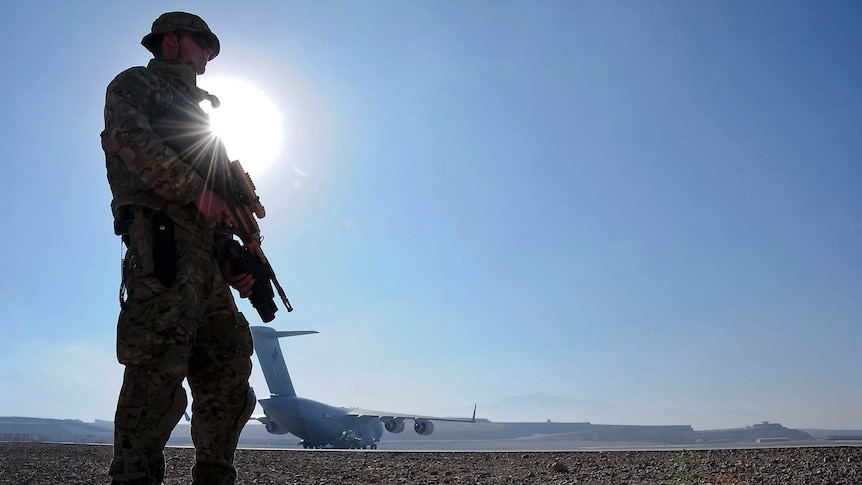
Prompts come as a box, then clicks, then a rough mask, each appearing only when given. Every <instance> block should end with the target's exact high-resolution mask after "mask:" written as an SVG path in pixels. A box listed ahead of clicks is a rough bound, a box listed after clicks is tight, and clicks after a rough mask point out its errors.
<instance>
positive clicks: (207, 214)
mask: <svg viewBox="0 0 862 485" xmlns="http://www.w3.org/2000/svg"><path fill="white" fill-rule="evenodd" d="M195 206H197V208H198V211H200V213H201V215H202V216H204V220H206V221H207V222H221V221H222V220H223V219H225V218H227V220H229V221H230V222H231V224H233V225H235V226H236V225H237V222H236V218H235V217H234V216H233V212H231V210H230V207H228V205H227V202H225V201H224V199H222V198H221V197H219V196H218V195H216V193H215V192H213V191H212V190H210V189H204V191H203V193H201V195H199V196H198V198H197V199H195Z"/></svg>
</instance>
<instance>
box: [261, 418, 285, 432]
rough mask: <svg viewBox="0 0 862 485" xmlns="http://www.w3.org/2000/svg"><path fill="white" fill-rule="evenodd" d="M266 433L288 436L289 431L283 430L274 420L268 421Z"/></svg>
mask: <svg viewBox="0 0 862 485" xmlns="http://www.w3.org/2000/svg"><path fill="white" fill-rule="evenodd" d="M265 426H266V431H267V432H268V433H272V434H287V430H286V429H284V428H282V427H281V426H279V425H278V423H276V422H275V421H273V420H268V421H267V422H266V424H265Z"/></svg>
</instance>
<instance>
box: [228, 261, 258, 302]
mask: <svg viewBox="0 0 862 485" xmlns="http://www.w3.org/2000/svg"><path fill="white" fill-rule="evenodd" d="M221 272H222V275H224V279H225V281H227V284H229V285H230V286H231V287H232V288H233V289H235V290H236V291H238V292H239V296H240V297H241V298H248V297H250V296H251V294H252V291H251V288H252V287H253V286H254V276H252V275H250V274H246V273H240V274H233V271H231V270H230V265H229V264H225V265H222V267H221Z"/></svg>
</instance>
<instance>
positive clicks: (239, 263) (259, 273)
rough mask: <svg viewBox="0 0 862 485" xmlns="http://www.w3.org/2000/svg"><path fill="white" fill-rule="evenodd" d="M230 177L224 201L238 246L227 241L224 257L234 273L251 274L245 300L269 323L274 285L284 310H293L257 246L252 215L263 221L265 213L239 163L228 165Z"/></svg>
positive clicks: (258, 238) (258, 237) (258, 240)
mask: <svg viewBox="0 0 862 485" xmlns="http://www.w3.org/2000/svg"><path fill="white" fill-rule="evenodd" d="M230 175H231V177H230V180H231V190H232V192H233V194H231V195H232V197H229V198H228V199H229V200H228V205H229V206H230V207H231V211H232V212H233V215H234V217H235V218H236V221H237V225H236V226H234V227H233V229H232V232H233V233H234V234H235V235H236V236H237V237H239V239H240V240H241V241H242V245H240V244H239V243H238V242H236V241H235V240H232V241H230V242H229V243H228V247H227V251H228V257H229V260H230V261H231V265H232V266H234V268H233V269H234V271H237V272H242V273H246V274H251V275H252V276H253V277H254V280H255V282H254V286H252V295H251V296H250V297H249V300H250V301H251V304H252V306H253V307H254V308H255V310H257V312H258V314H259V315H260V317H261V319H262V320H263V321H264V322H265V323H266V322H270V321H272V319H274V318H275V312H276V311H277V310H278V307H277V306H276V305H275V303H274V301H273V300H274V299H275V295H274V294H273V291H272V286H275V289H276V291H277V292H278V296H279V297H280V298H281V301H282V303H283V304H284V307H285V308H286V309H287V311H288V312H292V311H293V307H292V306H291V305H290V301H289V300H288V299H287V295H286V294H285V293H284V289H282V287H281V284H280V283H279V282H278V278H276V276H275V271H273V269H272V265H270V264H269V261H268V260H267V258H266V255H264V253H263V250H262V249H261V247H260V244H261V242H262V241H263V237H262V236H261V235H260V227H259V226H258V224H257V220H256V219H255V216H257V217H258V218H260V219H263V218H264V217H265V216H266V211H265V210H264V208H263V205H262V204H261V203H260V197H258V195H257V193H256V189H255V186H254V183H253V182H252V181H251V177H250V176H249V175H248V173H247V172H246V171H245V170H243V168H242V165H241V164H240V163H239V160H234V161H232V162H230ZM231 243H233V244H231ZM270 283H271V285H270Z"/></svg>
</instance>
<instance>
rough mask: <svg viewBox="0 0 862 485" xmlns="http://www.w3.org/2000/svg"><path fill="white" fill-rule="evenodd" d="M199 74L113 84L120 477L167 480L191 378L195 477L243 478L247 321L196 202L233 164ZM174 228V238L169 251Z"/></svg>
mask: <svg viewBox="0 0 862 485" xmlns="http://www.w3.org/2000/svg"><path fill="white" fill-rule="evenodd" d="M154 25H155V24H154ZM195 79H196V77H195V72H194V68H193V67H192V66H191V65H190V64H189V63H187V62H185V61H181V60H160V59H153V60H151V61H150V63H149V64H148V65H147V67H135V68H131V69H129V70H126V71H124V72H122V73H120V74H119V75H118V76H117V77H116V78H115V79H114V80H113V82H111V84H110V85H109V86H108V89H107V96H106V103H105V131H104V132H102V135H101V137H102V147H103V149H104V151H105V156H106V167H107V175H108V181H109V183H110V186H111V191H112V192H113V201H112V204H111V207H112V211H113V213H114V217H115V220H116V221H117V222H118V223H120V224H119V225H120V226H121V227H122V226H123V225H124V223H125V225H126V226H127V227H124V228H123V230H122V231H120V232H122V233H123V234H124V235H123V238H124V241H125V242H126V244H127V245H128V251H127V252H126V256H125V261H124V276H123V283H124V285H125V287H126V290H127V292H128V298H127V299H126V301H124V302H123V303H122V305H121V311H120V316H119V321H118V324H117V359H118V360H119V362H120V363H121V364H123V365H124V366H125V373H124V376H123V386H122V389H121V390H120V395H119V399H118V403H117V411H116V416H115V420H114V426H115V431H114V458H113V461H112V462H111V466H110V469H109V474H110V475H111V477H112V479H113V483H115V484H120V483H135V484H137V483H140V484H158V483H161V481H162V480H163V478H164V473H165V460H164V454H163V450H164V447H165V444H166V443H167V440H168V438H169V437H170V433H171V431H172V430H173V428H174V427H175V426H176V424H177V422H178V421H179V420H180V418H181V417H182V416H183V413H184V411H185V410H186V406H187V404H188V401H187V397H186V393H185V390H184V389H183V387H182V385H181V384H182V381H183V379H184V378H185V379H188V383H189V387H190V388H191V391H192V397H193V404H192V416H193V418H192V426H191V430H192V440H193V442H194V444H195V449H196V455H195V458H196V463H195V465H194V468H193V469H192V476H193V477H194V483H195V484H203V483H206V484H222V483H224V484H232V483H234V481H235V480H236V470H235V468H234V466H233V460H234V452H235V450H236V446H237V441H238V439H239V435H240V432H241V430H242V428H243V426H244V425H245V423H246V421H247V420H248V418H249V416H250V415H251V413H252V411H253V409H254V406H255V397H254V392H253V391H252V389H251V387H249V383H248V378H249V376H250V374H251V355H252V351H253V345H252V337H251V333H250V330H249V324H248V322H247V321H246V319H245V318H244V317H243V315H242V314H241V313H240V312H239V311H238V310H237V307H236V304H235V302H234V300H233V296H232V294H231V291H230V287H229V285H228V284H227V283H226V281H225V279H224V277H223V275H222V272H221V270H220V265H219V262H218V261H217V259H216V257H215V256H214V248H213V246H214V241H215V240H216V239H217V238H218V237H219V236H218V234H216V233H215V232H214V230H213V228H212V227H210V225H208V224H207V223H206V222H205V221H204V220H203V217H202V216H201V214H200V213H199V212H198V210H197V208H196V206H195V205H194V203H193V201H194V200H195V199H196V197H197V196H199V195H200V194H201V193H202V192H203V191H204V189H205V188H209V189H211V190H215V185H216V184H218V183H220V182H219V180H222V181H223V180H224V177H225V176H226V175H225V172H226V167H225V164H226V163H227V158H226V156H225V153H224V148H223V146H222V145H221V143H220V142H219V141H218V140H217V139H216V138H215V137H213V136H212V133H211V131H210V127H209V121H208V117H207V115H206V114H205V113H204V112H203V111H202V110H201V108H200V106H199V105H198V104H199V103H200V101H201V100H202V99H203V97H204V95H205V93H204V92H203V91H202V90H200V89H198V88H197V87H196V85H195ZM166 226H172V227H173V237H172V238H169V239H167V240H168V241H170V244H169V246H170V247H169V248H168V250H167V252H166V253H165V251H164V247H163V246H164V241H165V237H166V236H165V234H162V233H160V230H164V229H165V227H166ZM168 235H170V234H168ZM158 248H161V249H158ZM159 251H162V252H161V253H159ZM165 254H168V255H169V257H168V258H165ZM160 258H161V259H162V260H164V259H171V260H172V261H175V268H172V269H173V273H174V274H175V277H174V278H173V280H172V281H170V280H169V281H167V282H163V280H162V279H160V275H159V274H157V273H159V271H158V270H157V266H158V264H159V260H160ZM172 261H168V263H169V266H170V265H172ZM162 263H163V262H162Z"/></svg>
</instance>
